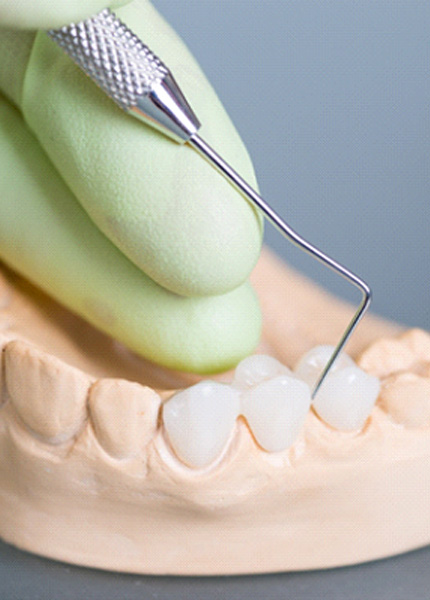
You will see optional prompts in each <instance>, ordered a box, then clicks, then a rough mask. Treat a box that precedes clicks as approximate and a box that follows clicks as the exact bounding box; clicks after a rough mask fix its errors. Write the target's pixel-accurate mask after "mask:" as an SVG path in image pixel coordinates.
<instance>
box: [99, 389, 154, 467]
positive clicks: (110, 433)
mask: <svg viewBox="0 0 430 600" xmlns="http://www.w3.org/2000/svg"><path fill="white" fill-rule="evenodd" d="M89 408H90V413H91V420H92V423H93V426H94V429H95V432H96V435H97V438H98V440H99V443H100V444H101V446H102V447H103V448H104V449H105V450H106V452H108V454H110V455H111V456H114V457H115V458H127V457H131V456H136V455H138V454H139V453H140V451H141V450H142V448H144V447H145V446H146V445H147V444H148V442H149V441H150V440H151V439H152V437H153V435H154V433H155V430H156V426H157V419H158V412H159V408H160V397H159V395H158V394H156V393H155V392H154V391H153V390H151V388H148V387H143V386H141V385H139V384H137V383H132V382H131V381H125V380H121V379H102V380H100V381H97V382H96V383H95V384H94V385H93V387H92V389H91V394H90V398H89Z"/></svg>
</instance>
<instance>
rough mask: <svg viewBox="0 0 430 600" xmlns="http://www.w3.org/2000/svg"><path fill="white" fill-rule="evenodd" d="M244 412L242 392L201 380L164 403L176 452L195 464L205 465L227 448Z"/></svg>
mask: <svg viewBox="0 0 430 600" xmlns="http://www.w3.org/2000/svg"><path fill="white" fill-rule="evenodd" d="M239 412H240V400H239V392H238V391H237V390H235V389H233V388H232V387H231V386H229V385H226V384H222V383H216V382H214V381H201V382H200V383H197V384H196V385H193V386H191V387H189V388H187V389H185V390H183V391H181V392H178V393H176V394H175V395H174V396H172V397H171V398H170V400H168V401H167V402H166V403H165V404H164V406H163V420H164V425H165V428H166V432H167V435H168V438H169V440H170V443H171V445H172V447H173V449H174V450H175V452H176V454H177V455H178V456H179V458H180V459H182V460H183V461H184V462H185V463H186V464H188V465H189V466H191V467H205V466H207V465H208V464H210V463H211V462H213V461H214V460H215V459H216V458H217V457H218V456H219V455H220V454H221V452H222V451H223V449H224V447H225V445H226V443H227V441H228V439H229V437H230V435H231V432H232V430H233V427H234V425H235V422H236V418H237V417H238V416H239Z"/></svg>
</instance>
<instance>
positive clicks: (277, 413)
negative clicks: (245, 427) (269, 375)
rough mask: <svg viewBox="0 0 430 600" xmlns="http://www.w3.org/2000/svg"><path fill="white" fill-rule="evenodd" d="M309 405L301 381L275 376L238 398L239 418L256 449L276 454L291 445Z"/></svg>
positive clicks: (307, 391) (307, 393)
mask: <svg viewBox="0 0 430 600" xmlns="http://www.w3.org/2000/svg"><path fill="white" fill-rule="evenodd" d="M310 404H311V395H310V390H309V387H308V385H307V384H306V383H305V382H304V381H301V380H299V379H296V378H295V377H292V376H290V375H279V376H278V377H275V378H273V379H270V380H269V381H263V382H262V383H260V384H259V385H257V386H256V387H254V388H252V389H250V390H248V391H246V392H245V393H244V394H243V395H242V414H243V416H244V417H245V418H246V420H247V421H248V424H249V426H250V428H251V430H252V433H253V434H254V436H255V438H256V440H257V442H258V443H259V444H260V446H261V447H262V448H264V449H265V450H267V451H269V452H280V451H282V450H285V449H286V448H288V447H289V446H291V445H292V444H293V443H294V441H295V439H296V437H297V435H298V434H299V431H300V429H301V428H302V426H303V424H304V421H305V418H306V415H307V413H308V410H309V407H310Z"/></svg>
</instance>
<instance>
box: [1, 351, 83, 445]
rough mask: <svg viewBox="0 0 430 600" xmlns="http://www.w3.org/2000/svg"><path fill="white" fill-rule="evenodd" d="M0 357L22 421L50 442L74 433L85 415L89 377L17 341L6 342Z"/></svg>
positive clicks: (11, 396) (58, 440)
mask: <svg viewBox="0 0 430 600" xmlns="http://www.w3.org/2000/svg"><path fill="white" fill-rule="evenodd" d="M4 360H5V378H6V387H7V390H8V392H9V395H10V398H11V402H12V404H13V406H14V408H15V410H16V412H17V413H18V415H19V416H20V417H21V419H22V420H23V421H24V423H25V424H26V425H28V426H29V427H30V428H31V429H32V430H33V431H35V432H36V433H38V434H39V435H40V436H42V437H43V438H46V439H48V440H49V441H51V442H53V443H57V442H58V443H59V442H62V441H64V440H66V439H68V438H70V437H72V436H73V435H74V434H75V433H77V431H78V430H79V429H80V427H81V426H82V424H83V422H84V421H85V418H86V414H87V409H86V399H87V393H88V389H89V387H90V384H91V380H90V378H89V377H88V376H86V375H85V374H84V373H83V372H82V371H80V370H78V369H75V368H73V367H70V366H68V365H65V364H64V363H61V361H59V360H58V359H56V358H54V357H53V356H50V355H48V354H45V353H43V352H41V351H40V350H39V349H37V348H34V347H32V346H30V345H29V344H27V343H25V342H21V341H13V342H9V343H8V344H7V345H6V349H5V356H4ZM60 371H61V377H59V376H58V373H59V372H60ZM23 373H25V374H26V377H25V378H24V377H23V376H22V374H23Z"/></svg>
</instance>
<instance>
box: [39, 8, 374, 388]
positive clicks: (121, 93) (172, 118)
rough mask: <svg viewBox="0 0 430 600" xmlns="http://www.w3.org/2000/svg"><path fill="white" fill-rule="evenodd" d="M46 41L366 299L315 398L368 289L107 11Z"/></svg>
mask: <svg viewBox="0 0 430 600" xmlns="http://www.w3.org/2000/svg"><path fill="white" fill-rule="evenodd" d="M48 35H49V36H50V37H51V38H52V39H53V40H54V41H55V42H56V43H57V44H58V45H59V46H60V47H61V48H62V49H63V50H64V51H65V52H66V53H67V54H68V55H69V56H70V58H72V59H73V60H74V62H75V63H76V64H77V65H78V66H79V67H81V69H82V70H83V71H85V73H86V74H87V75H89V76H90V77H91V79H93V81H94V82H95V83H96V84H97V85H98V86H99V87H100V88H101V89H102V90H104V92H105V93H106V94H107V95H108V96H110V97H111V99H112V100H114V102H116V104H118V106H119V107H120V108H122V109H123V110H124V111H126V112H127V113H129V114H130V115H132V116H134V117H137V118H138V119H140V120H142V121H144V122H145V123H147V124H150V125H151V126H153V127H155V128H156V129H158V130H160V131H162V132H163V133H165V134H166V135H168V136H169V137H171V138H173V139H174V140H175V141H176V142H179V143H181V144H184V143H188V144H190V145H191V146H192V147H193V148H194V149H195V150H197V151H198V152H199V153H200V154H201V155H202V156H203V157H204V158H206V159H207V160H208V161H209V162H210V163H211V164H212V165H213V166H215V167H216V169H217V170H218V171H220V172H221V173H222V174H223V175H224V176H225V177H226V178H227V179H228V180H229V181H230V182H231V183H233V184H234V186H235V187H236V188H237V189H238V190H239V191H240V192H242V194H243V195H244V196H246V197H247V198H248V199H249V200H251V201H252V202H253V204H254V205H256V206H257V207H258V208H259V209H260V210H261V211H262V212H263V214H264V215H265V217H266V218H267V219H268V220H269V221H270V223H272V225H274V226H275V227H276V228H277V229H278V231H279V232H280V233H281V234H282V235H283V236H284V237H286V238H287V239H288V240H290V241H291V242H292V243H293V244H295V245H296V246H298V247H299V248H301V249H302V250H304V251H305V252H307V253H308V254H310V255H311V256H313V257H314V258H316V259H317V260H318V261H320V262H322V263H323V264H325V265H326V266H328V267H330V268H331V269H332V270H334V271H336V272H337V273H339V274H340V275H342V277H344V278H345V279H347V280H348V281H350V282H351V283H352V284H354V285H355V286H356V287H357V288H358V289H359V290H360V291H361V292H362V293H363V298H362V301H361V302H360V305H359V307H358V309H357V311H356V312H355V314H354V316H353V318H352V320H351V321H350V323H349V325H348V327H347V328H346V330H345V332H344V333H343V335H342V337H341V339H340V341H339V342H338V344H337V346H336V348H335V349H334V351H333V354H332V355H331V357H330V359H329V361H328V362H327V364H326V366H325V367H324V369H323V371H322V373H321V374H320V376H319V378H318V380H317V383H316V384H315V387H314V389H313V392H312V398H314V397H315V395H316V393H317V392H318V390H319V388H320V387H321V385H322V383H323V381H324V380H325V378H326V376H327V375H328V373H329V371H330V369H331V367H332V366H333V364H334V362H335V360H336V358H337V356H338V355H339V353H340V352H341V351H342V349H343V348H344V346H345V344H346V343H347V341H348V340H349V338H350V337H351V335H352V333H353V331H354V330H355V328H356V327H357V325H358V323H359V321H360V320H361V319H362V317H363V316H364V314H365V312H366V311H367V309H368V307H369V305H370V302H371V298H372V293H371V290H370V288H369V286H368V285H367V284H366V283H365V282H364V281H363V280H362V279H360V278H359V277H357V275H355V274H354V273H352V272H351V271H350V270H349V269H347V268H346V267H344V266H342V265H341V264H339V263H338V262H337V261H335V260H334V259H332V258H330V257H329V256H327V255H326V254H324V253H323V252H321V250H319V249H318V248H316V247H315V246H313V245H312V244H310V243H309V242H307V241H306V240H305V239H303V238H302V237H301V236H300V235H298V234H297V233H296V232H295V231H294V230H293V229H292V228H291V227H290V226H289V225H288V224H287V223H285V221H284V220H283V219H282V218H281V217H280V216H279V215H278V214H277V213H276V212H275V211H274V210H273V209H272V208H271V207H270V206H269V205H268V204H267V203H266V202H265V201H264V200H263V198H261V196H260V195H259V194H257V192H256V191H255V190H253V189H252V188H251V187H250V186H249V185H248V184H247V183H246V181H244V180H243V179H242V177H241V176H240V175H239V174H238V173H236V171H235V170H234V169H232V167H230V166H229V165H228V164H227V163H226V162H225V161H224V160H223V159H222V158H221V157H220V156H219V155H218V154H217V153H216V152H215V151H214V150H213V149H212V148H211V147H210V146H208V144H206V142H204V140H202V139H201V137H200V136H198V135H197V131H198V130H199V128H200V122H199V121H198V119H197V117H196V116H195V114H194V112H193V111H192V109H191V107H190V106H189V104H188V102H187V100H186V99H185V97H184V95H183V94H182V92H181V90H180V89H179V87H178V85H177V83H176V81H175V80H174V78H173V76H172V74H171V73H170V71H169V69H168V68H167V67H166V66H165V65H164V64H163V63H162V62H161V60H160V59H159V58H158V57H157V56H155V54H153V53H152V52H151V51H150V50H149V48H148V47H147V46H145V44H144V43H143V42H142V41H141V40H140V39H139V38H138V37H137V36H136V35H135V34H134V33H133V32H132V31H130V29H129V28H128V27H127V26H126V25H125V24H124V23H122V22H121V21H120V20H119V19H118V18H117V17H116V15H115V14H114V13H113V12H111V11H110V10H109V9H105V10H103V11H101V12H100V13H98V14H97V15H95V16H94V17H92V18H90V19H87V20H85V21H82V22H80V23H77V24H74V23H71V24H70V25H67V26H65V27H62V28H61V29H58V30H50V31H48Z"/></svg>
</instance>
